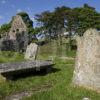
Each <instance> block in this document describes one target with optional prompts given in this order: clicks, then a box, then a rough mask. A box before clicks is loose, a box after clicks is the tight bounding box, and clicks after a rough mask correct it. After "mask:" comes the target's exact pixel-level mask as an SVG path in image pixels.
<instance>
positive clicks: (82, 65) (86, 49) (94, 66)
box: [73, 29, 100, 92]
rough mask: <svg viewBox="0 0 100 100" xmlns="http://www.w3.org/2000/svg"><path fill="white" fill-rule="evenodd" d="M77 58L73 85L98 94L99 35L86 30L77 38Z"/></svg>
mask: <svg viewBox="0 0 100 100" xmlns="http://www.w3.org/2000/svg"><path fill="white" fill-rule="evenodd" d="M77 45H78V50H77V58H76V65H75V70H74V76H73V83H74V84H76V85H78V86H83V87H86V88H91V89H93V90H96V91H98V92H100V34H99V32H97V30H95V29H89V30H87V31H86V32H85V33H84V35H83V37H78V38H77Z"/></svg>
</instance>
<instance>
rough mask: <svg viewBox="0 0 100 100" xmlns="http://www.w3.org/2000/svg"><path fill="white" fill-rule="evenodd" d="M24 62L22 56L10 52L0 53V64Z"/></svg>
mask: <svg viewBox="0 0 100 100" xmlns="http://www.w3.org/2000/svg"><path fill="white" fill-rule="evenodd" d="M22 60H24V55H23V54H21V53H18V52H12V51H2V52H1V51H0V63H6V62H16V61H22Z"/></svg>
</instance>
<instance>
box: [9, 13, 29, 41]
mask: <svg viewBox="0 0 100 100" xmlns="http://www.w3.org/2000/svg"><path fill="white" fill-rule="evenodd" d="M26 31H27V27H26V25H25V23H24V21H23V19H22V17H21V16H20V15H16V16H14V18H13V22H12V25H11V29H10V32H9V37H10V39H14V40H16V38H17V37H16V34H17V33H18V32H19V33H22V32H26Z"/></svg>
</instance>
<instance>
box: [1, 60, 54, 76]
mask: <svg viewBox="0 0 100 100" xmlns="http://www.w3.org/2000/svg"><path fill="white" fill-rule="evenodd" d="M52 65H54V63H53V62H52V61H48V60H46V61H42V60H35V61H32V60H30V61H23V62H13V63H2V64H0V73H1V74H2V75H4V76H5V75H6V76H7V75H8V76H9V75H14V74H18V73H22V72H28V71H40V70H41V69H46V70H47V71H48V70H49V69H50V68H51V67H52Z"/></svg>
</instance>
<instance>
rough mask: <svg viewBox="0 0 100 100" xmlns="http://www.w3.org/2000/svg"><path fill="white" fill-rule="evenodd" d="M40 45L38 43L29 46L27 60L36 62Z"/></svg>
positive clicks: (26, 54)
mask: <svg viewBox="0 0 100 100" xmlns="http://www.w3.org/2000/svg"><path fill="white" fill-rule="evenodd" d="M37 49H38V45H37V44H36V43H31V44H30V45H28V46H27V49H26V53H25V59H29V60H35V58H36V53H37Z"/></svg>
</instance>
